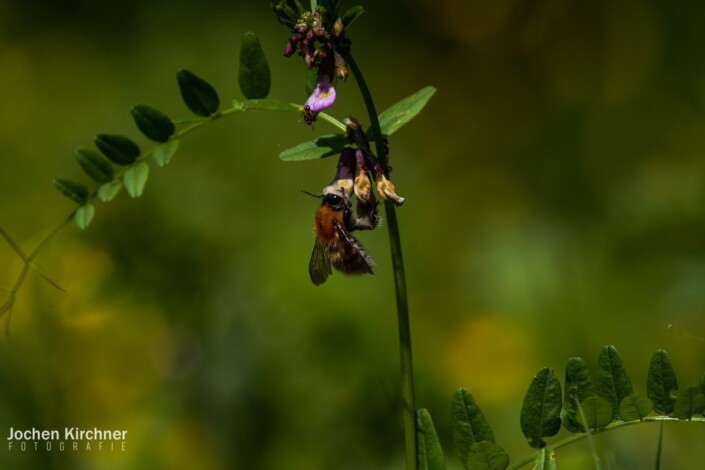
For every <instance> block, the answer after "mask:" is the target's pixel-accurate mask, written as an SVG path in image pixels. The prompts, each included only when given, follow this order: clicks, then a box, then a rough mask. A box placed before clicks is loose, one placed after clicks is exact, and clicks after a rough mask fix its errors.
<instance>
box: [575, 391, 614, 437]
mask: <svg viewBox="0 0 705 470" xmlns="http://www.w3.org/2000/svg"><path fill="white" fill-rule="evenodd" d="M580 408H581V410H578V423H580V425H581V426H583V428H586V429H592V430H596V429H599V428H603V427H605V426H607V425H608V424H610V423H611V422H612V419H613V417H614V411H613V408H612V403H610V401H609V400H607V399H606V398H603V397H601V396H595V395H593V396H591V397H587V398H586V399H585V400H583V402H582V403H581V404H580ZM580 411H582V413H581V412H580Z"/></svg>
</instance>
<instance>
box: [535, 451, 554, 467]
mask: <svg viewBox="0 0 705 470" xmlns="http://www.w3.org/2000/svg"><path fill="white" fill-rule="evenodd" d="M555 469H556V451H555V450H554V449H553V448H552V447H544V448H543V449H541V450H540V451H538V452H536V459H535V460H534V467H533V469H532V470H555Z"/></svg>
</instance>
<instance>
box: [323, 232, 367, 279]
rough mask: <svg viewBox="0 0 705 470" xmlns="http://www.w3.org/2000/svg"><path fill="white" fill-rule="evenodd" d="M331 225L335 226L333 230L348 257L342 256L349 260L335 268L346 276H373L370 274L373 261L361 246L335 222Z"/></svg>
mask: <svg viewBox="0 0 705 470" xmlns="http://www.w3.org/2000/svg"><path fill="white" fill-rule="evenodd" d="M333 225H335V230H336V232H338V239H339V240H340V243H342V245H343V250H344V251H345V252H346V253H348V256H344V258H345V259H348V258H349V262H346V263H345V264H343V265H338V264H336V268H338V269H340V270H341V271H343V272H345V273H347V274H363V273H369V274H374V273H373V272H372V266H374V261H372V258H370V255H368V254H367V252H365V249H364V248H362V245H360V243H359V242H358V241H357V240H355V239H354V238H353V237H352V235H350V234H349V233H348V232H347V230H345V228H344V227H343V226H342V225H341V224H340V223H339V222H338V221H337V220H336V221H334V222H333Z"/></svg>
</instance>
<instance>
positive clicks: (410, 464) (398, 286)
mask: <svg viewBox="0 0 705 470" xmlns="http://www.w3.org/2000/svg"><path fill="white" fill-rule="evenodd" d="M346 62H347V64H348V66H349V67H350V70H351V71H352V74H353V75H354V76H355V80H356V81H357V85H358V87H359V88H360V92H361V93H362V98H363V100H364V102H365V107H366V108H367V114H368V115H369V118H370V126H371V129H372V133H373V134H374V136H375V149H376V150H377V159H378V161H379V163H380V165H381V167H382V169H383V170H384V172H385V174H386V173H388V172H387V154H386V152H385V146H384V141H383V137H382V132H381V130H380V126H379V119H378V117H377V110H376V109H375V104H374V101H373V99H372V94H371V93H370V90H369V88H368V87H367V83H366V82H365V78H364V76H363V75H362V72H361V71H360V68H359V67H358V66H357V63H356V62H355V60H354V59H353V57H352V55H350V54H348V55H347V57H346ZM387 176H389V175H387ZM384 211H385V214H386V220H387V232H388V233H389V247H390V251H391V254H392V269H393V271H394V287H395V293H396V299H397V319H398V323H399V347H400V354H401V386H402V405H403V411H402V412H403V415H404V439H405V447H406V468H407V470H416V468H417V449H416V447H417V442H416V419H415V416H416V398H415V392H414V369H413V362H412V356H411V326H410V322H409V303H408V300H407V294H406V276H405V274H404V258H403V256H402V250H401V238H400V237H399V225H398V223H397V214H396V208H395V207H394V204H393V203H392V202H390V201H388V200H385V201H384Z"/></svg>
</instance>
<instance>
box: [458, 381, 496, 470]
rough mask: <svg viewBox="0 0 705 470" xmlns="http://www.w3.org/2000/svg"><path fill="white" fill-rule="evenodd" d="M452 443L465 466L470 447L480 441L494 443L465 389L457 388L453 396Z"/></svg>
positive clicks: (481, 416)
mask: <svg viewBox="0 0 705 470" xmlns="http://www.w3.org/2000/svg"><path fill="white" fill-rule="evenodd" d="M452 412H453V442H454V444H455V448H456V450H457V451H458V455H459V457H460V461H461V462H463V464H465V463H466V462H467V460H468V456H469V455H470V449H471V448H472V445H473V444H475V443H476V442H480V441H490V442H494V434H493V433H492V428H490V425H489V423H488V422H487V420H486V419H485V415H484V414H483V413H482V410H480V407H478V406H477V404H476V403H475V399H474V398H473V396H472V395H471V394H470V392H469V391H468V390H467V389H464V388H459V389H458V390H456V391H455V393H454V394H453V404H452Z"/></svg>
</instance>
